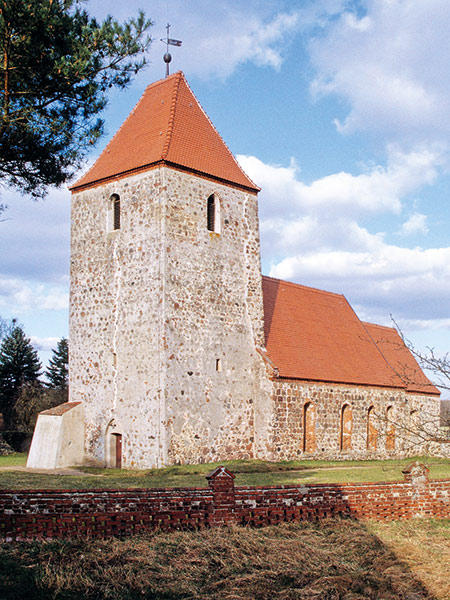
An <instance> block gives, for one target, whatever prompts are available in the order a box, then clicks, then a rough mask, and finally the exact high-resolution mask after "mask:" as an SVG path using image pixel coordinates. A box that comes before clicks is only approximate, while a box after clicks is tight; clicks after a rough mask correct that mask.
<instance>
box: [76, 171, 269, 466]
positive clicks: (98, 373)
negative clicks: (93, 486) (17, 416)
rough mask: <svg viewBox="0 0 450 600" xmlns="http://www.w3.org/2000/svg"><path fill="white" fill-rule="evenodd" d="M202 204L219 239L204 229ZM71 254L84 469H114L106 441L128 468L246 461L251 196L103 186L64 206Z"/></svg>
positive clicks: (175, 187) (253, 372) (137, 178)
mask: <svg viewBox="0 0 450 600" xmlns="http://www.w3.org/2000/svg"><path fill="white" fill-rule="evenodd" d="M113 194H117V195H118V196H119V197H120V203H121V222H120V229H118V230H115V231H113V230H112V218H111V209H112V201H111V196H112V195H113ZM211 194H214V195H215V197H216V199H217V201H218V202H219V203H220V233H213V232H210V231H208V229H207V218H206V209H207V199H208V197H209V196H210V195H211ZM71 251H72V261H71V310H70V378H71V379H70V393H71V401H82V402H83V405H84V409H85V416H86V445H85V452H86V458H87V460H88V461H92V462H97V463H98V464H107V465H109V466H114V456H113V454H114V449H113V448H111V446H110V444H111V441H108V440H109V439H110V438H111V434H116V433H120V434H121V435H122V466H123V467H128V468H148V467H155V466H161V465H163V464H172V463H175V462H183V463H184V462H202V461H211V460H218V459H220V458H223V457H225V456H226V457H227V458H238V457H239V458H246V457H252V456H254V453H255V451H254V447H255V431H254V429H255V417H254V415H255V403H256V401H257V399H258V398H260V396H261V395H262V394H265V399H266V403H268V402H269V400H270V396H269V393H268V390H266V391H265V392H262V391H261V390H262V388H263V386H264V385H266V386H267V382H266V381H265V379H264V366H263V361H262V359H261V357H260V355H259V354H258V353H257V352H256V346H257V345H262V344H263V313H262V289H261V271H260V256H259V228H258V214H257V198H256V196H255V195H254V194H250V193H247V192H244V191H241V190H238V189H235V188H233V187H230V186H226V185H221V184H218V183H215V182H211V181H209V180H207V179H203V178H200V177H197V176H194V175H189V174H186V173H183V172H180V171H176V170H173V169H168V168H158V169H154V170H151V171H148V172H146V173H141V174H138V175H133V176H130V177H127V178H124V179H120V180H118V181H114V182H109V183H106V184H104V185H102V186H98V187H96V188H93V189H89V190H86V191H83V192H80V193H76V194H74V195H73V203H72V247H71ZM266 413H267V411H266V412H264V413H263V415H262V418H260V419H259V421H260V422H261V421H263V420H264V415H266ZM267 414H269V413H267ZM261 430H262V431H264V423H262V429H261ZM108 435H109V438H108Z"/></svg>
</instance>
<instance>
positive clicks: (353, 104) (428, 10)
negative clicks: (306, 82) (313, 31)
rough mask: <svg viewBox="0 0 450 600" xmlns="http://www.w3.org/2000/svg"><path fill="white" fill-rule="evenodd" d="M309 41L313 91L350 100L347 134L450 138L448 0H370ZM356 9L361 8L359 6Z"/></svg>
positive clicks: (343, 126)
mask: <svg viewBox="0 0 450 600" xmlns="http://www.w3.org/2000/svg"><path fill="white" fill-rule="evenodd" d="M364 7H365V8H366V14H365V15H364V16H357V15H356V14H355V13H351V12H349V11H347V12H345V13H344V14H342V15H341V16H340V18H339V19H337V20H336V21H334V22H333V23H332V24H329V26H328V28H327V29H326V30H325V31H324V33H323V34H322V35H321V36H320V37H317V38H316V39H315V40H314V41H313V42H312V43H311V46H310V50H311V57H312V61H313V65H314V66H315V68H316V70H317V75H316V78H315V80H314V82H313V84H312V90H313V92H314V93H315V94H318V95H320V94H330V93H332V94H337V95H339V96H341V97H343V98H345V99H346V100H347V101H348V104H349V107H350V110H349V113H348V115H347V116H346V118H345V119H344V120H343V121H342V122H340V121H338V120H336V123H337V126H338V128H339V129H340V130H341V131H343V132H353V131H355V130H363V129H366V130H374V131H377V132H380V131H382V132H383V133H384V135H386V137H387V138H388V139H393V138H394V137H395V136H399V135H400V136H403V137H404V138H405V139H415V140H417V139H419V140H422V141H423V140H429V139H433V140H434V139H443V140H445V139H446V136H447V135H448V133H449V132H450V122H449V119H448V114H449V110H450V79H449V77H448V64H449V61H450V37H449V36H448V31H449V29H450V11H449V10H448V0H427V1H426V2H417V0H401V1H398V0H397V1H394V2H393V1H392V0H367V2H365V3H364ZM355 10H356V9H355Z"/></svg>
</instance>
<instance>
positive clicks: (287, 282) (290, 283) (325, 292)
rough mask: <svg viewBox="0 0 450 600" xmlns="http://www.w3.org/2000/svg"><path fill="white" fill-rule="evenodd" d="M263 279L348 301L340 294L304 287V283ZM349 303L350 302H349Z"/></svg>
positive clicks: (276, 278) (274, 278) (264, 276)
mask: <svg viewBox="0 0 450 600" xmlns="http://www.w3.org/2000/svg"><path fill="white" fill-rule="evenodd" d="M262 277H263V279H271V280H272V281H279V282H280V283H284V284H286V285H290V286H293V287H297V288H302V289H305V290H310V291H312V292H319V293H320V294H326V295H328V296H338V297H340V298H344V300H346V301H347V298H346V297H345V296H344V294H340V293H339V292H329V291H328V290H321V289H320V288H315V287H312V286H310V285H304V284H303V283H295V282H294V281H286V280H285V279H278V277H270V276H269V275H262ZM347 302H348V301H347Z"/></svg>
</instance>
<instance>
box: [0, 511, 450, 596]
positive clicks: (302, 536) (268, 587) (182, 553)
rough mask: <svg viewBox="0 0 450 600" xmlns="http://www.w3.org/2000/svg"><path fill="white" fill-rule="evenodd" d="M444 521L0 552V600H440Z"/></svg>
mask: <svg viewBox="0 0 450 600" xmlns="http://www.w3.org/2000/svg"><path fill="white" fill-rule="evenodd" d="M449 535H450V522H449V521H426V520H420V519H418V520H414V521H406V522H393V523H375V522H364V523H362V522H357V521H352V520H341V521H322V522H321V523H296V524H293V523H289V524H288V523H284V524H282V525H278V526H273V527H264V528H261V529H251V528H243V527H231V528H222V529H209V530H202V531H200V532H173V533H170V534H164V533H158V532H154V533H149V534H147V535H145V536H136V537H132V538H127V539H108V540H82V539H73V540H64V541H52V542H31V543H30V542H28V543H24V542H22V543H18V542H14V543H8V544H0V598H2V600H23V599H25V598H30V599H31V598H32V599H33V600H47V599H48V598H52V599H54V600H79V599H80V598H83V599H85V600H97V599H105V600H108V599H114V600H137V599H138V598H139V599H147V600H175V599H177V600H181V599H185V600H250V599H251V600H273V599H275V598H276V599H278V600H294V599H304V600H306V599H308V600H340V599H342V600H413V599H414V600H448V598H449V597H450V580H449V578H448V561H449V550H450V542H449Z"/></svg>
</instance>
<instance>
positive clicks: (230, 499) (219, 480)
mask: <svg viewBox="0 0 450 600" xmlns="http://www.w3.org/2000/svg"><path fill="white" fill-rule="evenodd" d="M234 478H235V475H233V473H231V471H228V469H226V468H225V467H217V469H214V471H211V473H209V474H208V475H207V476H206V479H207V480H208V486H209V488H210V489H211V491H212V493H213V508H212V512H211V514H210V517H209V524H210V525H211V526H217V525H228V524H230V523H233V522H234V521H235V512H234V509H235V504H236V499H235V495H234Z"/></svg>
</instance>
